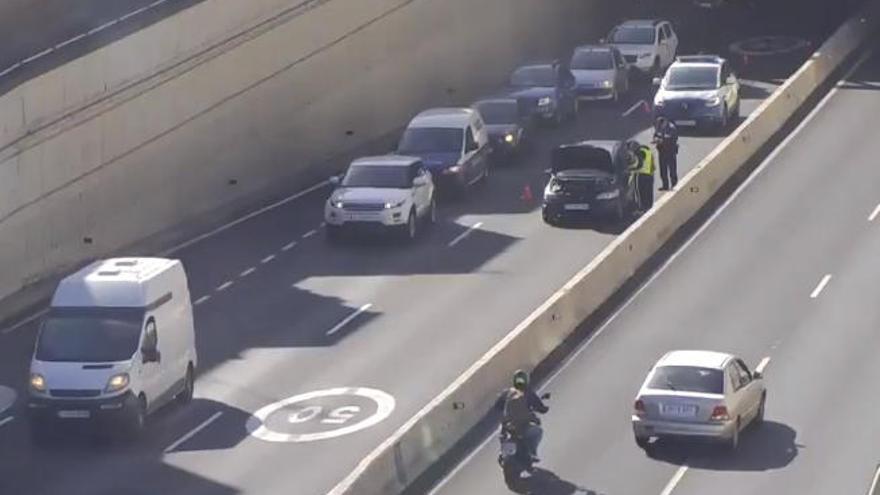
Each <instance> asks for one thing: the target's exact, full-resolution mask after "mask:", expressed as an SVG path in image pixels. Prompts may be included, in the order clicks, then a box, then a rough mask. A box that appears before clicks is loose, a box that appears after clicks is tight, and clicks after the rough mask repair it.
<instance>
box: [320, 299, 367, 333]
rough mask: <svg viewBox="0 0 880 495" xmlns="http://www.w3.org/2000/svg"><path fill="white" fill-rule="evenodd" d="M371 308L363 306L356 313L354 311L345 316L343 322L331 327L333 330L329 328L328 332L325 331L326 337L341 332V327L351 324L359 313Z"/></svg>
mask: <svg viewBox="0 0 880 495" xmlns="http://www.w3.org/2000/svg"><path fill="white" fill-rule="evenodd" d="M371 307H373V305H372V304H364V305H363V306H361V307H360V308H358V309H357V311H355V312H354V313H352V314H350V315H348V316H346V317H345V319H344V320H342V321H340V322H339V323H337V324H336V326H335V327H333V328H331V329H330V330H328V331H327V335H328V336H329V335H333V334H334V333H336V332H338V331H340V330H342V327H344V326H345V325H348V324H349V323H351V321H352V320H354V319H355V318H357V317H358V316H359V315H360V314H361V313H363V312H364V311H366V310H368V309H370V308H371Z"/></svg>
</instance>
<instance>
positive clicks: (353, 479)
mask: <svg viewBox="0 0 880 495" xmlns="http://www.w3.org/2000/svg"><path fill="white" fill-rule="evenodd" d="M878 27H880V1H872V2H871V3H870V6H869V7H867V8H866V9H865V11H864V13H863V15H860V16H859V17H858V18H856V19H853V20H850V21H849V22H847V23H846V24H845V25H843V26H842V27H841V28H840V29H839V30H838V31H837V32H836V33H835V34H834V35H833V36H832V37H831V38H830V39H829V40H828V41H827V42H826V43H825V44H824V45H822V47H820V48H819V50H818V51H817V52H816V53H815V55H814V56H813V57H812V58H811V59H810V60H809V61H808V62H807V63H806V64H804V65H803V66H802V67H801V68H800V69H799V70H798V71H797V72H796V73H795V74H794V75H793V76H792V77H791V78H790V79H789V80H788V81H787V82H786V83H785V84H783V85H782V86H781V87H780V88H779V89H778V90H777V91H776V92H775V93H774V94H773V95H771V97H770V98H768V99H767V100H766V101H765V102H764V103H763V104H762V106H761V107H760V108H759V109H758V110H757V111H756V112H755V113H754V114H753V115H752V116H750V117H749V118H748V119H747V120H746V121H745V122H744V123H743V124H742V125H741V126H740V127H739V128H738V129H737V130H736V131H735V132H733V133H732V134H731V136H729V137H728V138H727V139H726V140H724V142H723V143H721V144H720V145H719V146H718V147H717V148H716V149H715V150H714V151H713V152H712V153H711V154H710V155H709V156H707V157H706V158H705V159H704V160H703V161H702V162H701V163H700V164H699V165H698V166H697V167H696V168H694V169H693V170H692V171H691V172H689V173H688V174H687V176H686V177H684V178H683V180H682V181H681V183H680V185H679V187H678V189H677V190H676V191H675V192H674V193H673V194H668V195H666V196H664V197H663V198H661V199H660V201H658V203H657V204H656V206H655V208H654V209H653V210H652V211H651V212H650V213H649V214H647V215H646V216H644V217H642V218H641V219H640V220H639V221H637V222H636V223H635V224H634V225H632V226H631V227H630V228H629V229H628V230H627V231H626V232H625V233H624V234H623V235H621V236H619V237H618V238H617V239H616V240H614V241H613V242H612V243H611V244H610V245H609V246H608V247H607V248H606V249H605V250H604V251H603V252H602V253H601V254H600V255H599V256H598V257H597V258H596V259H594V260H593V261H592V262H591V263H590V264H589V265H587V266H586V267H585V268H584V269H583V270H581V271H580V272H579V273H578V274H577V275H575V277H574V278H573V279H572V280H571V281H569V282H568V283H567V284H566V285H565V286H564V287H563V288H562V289H560V290H559V291H558V292H557V293H556V294H554V295H553V296H552V297H551V298H550V299H549V300H548V301H547V302H545V303H544V304H543V305H542V306H541V307H540V308H538V309H537V310H535V312H534V313H532V314H531V315H530V316H529V317H528V318H527V319H526V320H525V321H523V322H522V323H521V324H520V325H519V326H517V327H516V328H515V329H514V330H513V331H511V332H510V333H509V334H508V335H507V336H506V337H505V338H504V339H502V340H501V341H500V342H499V343H498V344H496V345H495V346H494V347H493V348H492V349H491V350H490V351H489V352H488V353H486V354H485V355H484V356H483V357H482V358H481V359H480V360H479V361H478V362H476V363H475V364H474V365H473V366H471V367H470V368H469V369H468V370H467V371H466V372H465V373H464V374H463V375H461V376H460V377H459V378H458V379H457V380H456V381H455V382H454V383H453V384H452V385H450V386H449V387H448V388H447V389H446V390H444V391H443V392H442V393H441V394H440V395H439V396H437V397H436V398H435V399H434V400H432V401H431V402H430V403H429V404H428V405H427V406H425V407H424V408H423V409H422V410H421V411H419V412H418V413H417V414H416V415H415V416H414V417H413V418H411V419H410V420H409V421H407V422H406V424H404V425H403V426H402V427H401V428H400V429H398V430H397V431H396V432H395V433H394V435H392V436H391V437H390V438H388V439H387V440H386V441H385V442H383V444H382V445H380V446H379V447H378V448H377V449H376V450H375V451H373V452H372V453H371V454H370V455H369V456H367V457H366V458H365V459H364V460H363V461H362V462H361V463H360V464H359V465H358V466H357V467H356V469H355V470H354V471H353V472H352V473H351V474H350V475H349V476H348V477H347V478H346V479H345V480H343V481H342V482H340V483H339V484H338V485H337V486H336V487H335V488H334V489H333V490H332V491H331V492H330V494H331V495H355V494H357V495H373V494H375V495H379V494H392V493H399V492H400V491H402V490H403V489H404V488H405V487H406V486H407V485H408V484H409V483H410V482H412V480H414V479H415V478H416V477H418V476H419V475H420V474H421V473H423V472H424V471H425V470H426V469H427V468H428V467H429V466H430V465H431V464H432V463H433V462H435V461H437V460H438V459H439V458H440V456H442V455H443V454H444V453H446V452H447V451H448V450H449V449H450V448H451V447H452V446H453V445H454V444H455V443H456V442H457V441H458V440H459V439H460V438H462V437H463V436H464V435H465V434H466V433H467V432H468V431H469V430H470V429H471V428H473V427H474V426H475V425H476V424H477V423H478V422H479V421H480V420H481V419H482V418H484V417H485V415H486V414H487V413H488V412H489V410H490V409H491V407H492V405H493V403H494V401H495V398H496V397H497V395H496V394H497V393H498V392H499V391H500V390H502V389H503V387H505V386H507V384H508V381H509V377H510V376H511V374H512V373H513V371H514V370H516V369H518V368H533V367H534V366H536V365H537V364H538V363H540V362H541V361H542V360H543V359H545V358H546V357H547V356H548V355H549V354H550V353H551V352H552V351H553V350H554V349H556V348H557V347H558V346H559V345H560V344H562V343H563V341H564V340H565V339H566V338H567V337H568V336H569V335H571V333H572V332H573V331H574V330H575V329H576V328H577V327H578V325H579V324H580V323H581V322H583V321H584V320H585V319H586V318H587V317H588V316H589V315H590V314H592V313H593V312H594V311H595V310H596V309H597V308H599V307H600V305H601V304H602V303H603V302H604V301H606V300H607V299H608V298H609V297H611V296H612V295H613V294H614V293H615V292H616V291H617V290H618V289H619V288H620V287H621V286H622V285H623V284H624V283H625V282H626V281H627V280H628V279H629V278H630V277H631V276H632V275H633V274H634V273H635V272H636V270H637V269H638V268H639V267H640V266H641V265H642V264H643V263H645V262H646V261H647V260H649V259H650V258H651V256H652V255H653V254H654V253H656V251H657V250H658V249H659V248H661V247H662V246H663V244H664V243H666V242H667V241H668V240H669V239H670V237H671V236H672V235H673V234H674V233H675V232H676V231H677V230H678V229H679V228H681V227H682V226H683V225H684V224H685V223H686V222H687V221H688V220H689V219H691V218H692V217H693V216H694V215H695V214H697V212H698V211H699V210H700V209H701V208H702V207H703V206H704V205H705V204H706V203H707V202H708V201H709V200H710V199H711V198H712V197H713V196H714V195H715V193H717V192H718V191H719V189H720V188H721V187H722V186H723V185H724V184H725V182H726V181H727V180H728V179H730V178H731V177H733V175H734V174H736V173H737V172H738V171H739V170H740V169H741V168H742V167H743V166H744V165H745V164H746V163H747V162H748V161H749V160H750V158H751V157H752V156H754V155H755V154H757V153H759V152H760V151H761V149H762V148H763V147H764V146H765V145H766V144H768V143H769V142H771V140H772V139H774V138H775V137H776V136H777V134H778V133H779V132H780V130H781V129H782V128H783V126H784V125H785V124H786V122H788V121H789V119H790V118H791V117H793V116H794V115H795V114H796V112H797V111H798V110H800V109H801V106H802V105H803V104H804V102H805V101H807V100H808V99H809V98H810V97H811V96H813V95H814V93H815V92H816V91H818V90H819V88H821V87H822V85H823V83H825V82H826V81H827V80H828V79H829V77H831V76H832V75H833V74H835V71H836V69H838V68H839V67H840V66H841V65H842V64H843V63H845V61H846V60H848V59H849V58H850V55H852V54H853V53H855V51H856V50H857V49H858V48H859V47H861V46H862V45H863V44H864V43H865V42H866V41H867V40H868V39H869V37H870V35H871V34H872V33H873V32H874V31H875V30H876V29H877V28H878Z"/></svg>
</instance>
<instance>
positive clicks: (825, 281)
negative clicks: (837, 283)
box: [810, 274, 831, 299]
mask: <svg viewBox="0 0 880 495" xmlns="http://www.w3.org/2000/svg"><path fill="white" fill-rule="evenodd" d="M830 281H831V274H828V275H825V276H824V277H822V280H820V281H819V285H817V286H816V288H815V289H813V292H812V293H810V299H816V298H817V297H819V294H821V293H822V291H823V290H825V286H826V285H828V282H830Z"/></svg>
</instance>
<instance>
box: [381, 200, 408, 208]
mask: <svg viewBox="0 0 880 495" xmlns="http://www.w3.org/2000/svg"><path fill="white" fill-rule="evenodd" d="M404 203H406V199H401V200H400V201H398V202H397V203H392V202H388V203H385V209H386V210H393V209H394V208H400V207H401V206H403V204H404Z"/></svg>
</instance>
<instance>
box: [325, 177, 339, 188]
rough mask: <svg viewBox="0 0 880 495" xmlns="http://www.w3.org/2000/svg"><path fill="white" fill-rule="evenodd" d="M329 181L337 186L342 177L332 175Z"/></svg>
mask: <svg viewBox="0 0 880 495" xmlns="http://www.w3.org/2000/svg"><path fill="white" fill-rule="evenodd" d="M327 181H328V182H330V185H331V186H334V187H335V186H338V185H339V184H340V183H341V182H342V179H341V178H340V177H339V176H338V175H332V176H330V178H329V179H327Z"/></svg>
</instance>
